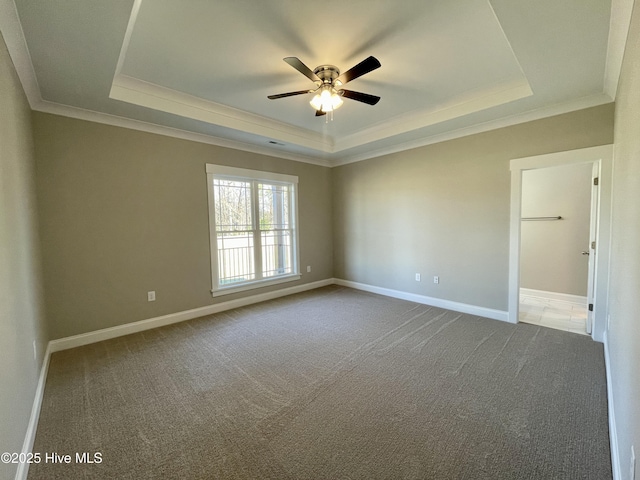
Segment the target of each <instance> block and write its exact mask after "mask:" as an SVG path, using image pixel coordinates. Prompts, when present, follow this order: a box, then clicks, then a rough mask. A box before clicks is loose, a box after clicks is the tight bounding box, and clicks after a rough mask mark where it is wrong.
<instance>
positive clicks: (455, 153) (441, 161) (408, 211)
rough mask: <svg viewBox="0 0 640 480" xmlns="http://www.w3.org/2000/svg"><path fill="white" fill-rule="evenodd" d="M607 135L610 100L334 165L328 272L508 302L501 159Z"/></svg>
mask: <svg viewBox="0 0 640 480" xmlns="http://www.w3.org/2000/svg"><path fill="white" fill-rule="evenodd" d="M612 141H613V105H612V104H609V105H604V106H600V107H594V108H590V109H586V110H582V111H578V112H573V113H569V114H565V115H560V116H556V117H551V118H546V119H543V120H537V121H534V122H529V123H524V124H520V125H515V126H512V127H507V128H502V129H499V130H494V131H490V132H486V133H481V134H478V135H473V136H469V137H465V138H460V139H456V140H452V141H448V142H443V143H438V144H434V145H429V146H425V147H422V148H418V149H414V150H410V151H405V152H401V153H397V154H393V155H387V156H384V157H380V158H376V159H372V160H367V161H364V162H358V163H353V164H349V165H345V166H342V167H339V168H335V169H333V171H332V173H333V188H334V190H333V196H334V252H335V254H334V270H335V276H336V277H338V278H343V279H345V280H351V281H355V282H361V283H365V284H370V285H375V286H379V287H385V288H391V289H396V290H401V291H404V292H410V293H416V294H421V295H427V296H430V297H436V298H440V299H444V300H451V301H455V302H461V303H466V304H470V305H476V306H481V307H487V308H492V309H498V310H503V311H504V310H507V292H508V261H509V258H508V255H509V195H510V171H509V161H510V160H511V159H514V158H519V157H526V156H532V155H539V154H544V153H551V152H558V151H564V150H572V149H576V148H583V147H590V146H596V145H604V144H609V143H612ZM415 273H421V275H422V281H421V282H416V281H415ZM434 275H438V276H439V277H440V283H439V284H438V285H435V284H434V283H433V276H434Z"/></svg>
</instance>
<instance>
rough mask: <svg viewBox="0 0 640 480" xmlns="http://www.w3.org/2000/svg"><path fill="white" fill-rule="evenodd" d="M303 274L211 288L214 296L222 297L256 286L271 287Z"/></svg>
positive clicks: (295, 278)
mask: <svg viewBox="0 0 640 480" xmlns="http://www.w3.org/2000/svg"><path fill="white" fill-rule="evenodd" d="M300 278H301V275H300V274H299V273H294V274H292V275H286V276H282V277H278V278H274V279H271V280H257V281H255V282H250V283H243V284H242V285H237V286H231V287H222V288H219V289H217V290H211V296H212V297H221V296H222V295H230V294H232V293H238V292H244V291H247V290H255V289H256V288H262V287H269V286H271V285H277V284H279V283H286V282H293V281H295V280H300Z"/></svg>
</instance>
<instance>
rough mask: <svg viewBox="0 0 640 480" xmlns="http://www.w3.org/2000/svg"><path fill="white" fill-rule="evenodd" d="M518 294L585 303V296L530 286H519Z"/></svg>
mask: <svg viewBox="0 0 640 480" xmlns="http://www.w3.org/2000/svg"><path fill="white" fill-rule="evenodd" d="M520 294H521V295H529V296H531V297H539V298H545V299H547V300H559V301H561V302H571V303H580V304H584V305H586V304H587V297H583V296H581V295H572V294H570V293H558V292H547V291H545V290H534V289H532V288H520Z"/></svg>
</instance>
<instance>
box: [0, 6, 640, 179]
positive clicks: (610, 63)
mask: <svg viewBox="0 0 640 480" xmlns="http://www.w3.org/2000/svg"><path fill="white" fill-rule="evenodd" d="M140 3H141V0H135V2H134V6H133V7H134V8H133V11H132V17H131V21H130V27H131V28H132V27H133V24H134V23H135V16H136V15H135V13H136V12H137V10H136V8H139V6H140ZM633 7H634V0H612V6H611V9H612V10H611V26H610V33H609V44H608V50H607V64H606V72H605V78H604V93H602V94H598V95H593V96H589V97H584V98H581V99H577V100H572V101H569V102H566V103H562V104H558V105H553V106H550V107H544V108H540V109H536V110H532V111H529V112H525V113H523V114H518V115H513V116H510V117H505V118H501V119H497V120H493V121H489V122H485V123H482V124H479V125H474V126H470V127H466V128H461V129H458V130H455V131H451V132H446V133H442V134H438V135H432V136H429V137H425V138H423V139H419V140H414V141H409V142H399V143H397V144H395V145H391V146H387V147H383V148H379V149H374V150H370V151H368V152H363V153H360V154H356V155H348V154H346V155H344V156H343V157H342V158H336V153H337V151H338V149H336V148H334V147H333V146H332V147H331V148H329V149H328V151H327V150H321V151H322V152H323V153H324V154H320V156H318V157H316V156H306V155H300V154H295V153H291V152H286V151H281V150H276V147H273V146H269V147H267V146H264V147H262V146H259V145H254V144H250V143H245V142H239V141H234V140H228V139H224V138H220V137H215V136H212V135H205V134H200V133H193V132H188V131H185V130H180V129H177V128H172V127H166V126H163V125H158V124H153V123H148V122H143V121H139V120H132V119H128V118H124V117H119V116H115V115H110V114H105V113H100V112H95V111H90V110H86V109H82V108H77V107H71V106H67V105H62V104H58V103H54V102H49V101H45V100H43V99H42V96H41V93H40V88H39V85H38V81H37V77H36V74H35V70H34V67H33V64H32V60H31V56H30V53H29V50H28V47H27V43H26V40H25V36H24V32H23V30H22V25H21V23H20V19H19V16H18V12H17V9H16V6H15V3H14V1H13V0H0V32H1V34H2V36H3V38H4V41H5V43H6V45H7V49H8V51H9V54H10V56H11V59H12V61H13V63H14V66H15V68H16V71H17V74H18V78H19V79H20V82H21V84H22V87H23V89H24V91H25V95H26V97H27V100H28V102H29V105H30V107H31V109H32V110H34V111H40V112H44V113H51V114H55V115H61V116H66V117H71V118H77V119H81V120H87V121H91V122H97V123H103V124H107V125H113V126H119V127H123V128H129V129H133V130H139V131H144V132H148V133H154V134H158V135H165V136H170V137H175V138H180V139H184V140H190V141H195V142H199V143H206V144H210V145H216V146H221V147H225V148H233V149H236V150H241V151H247V152H252V153H257V154H261V155H267V156H271V157H277V158H283V159H287V160H293V161H298V162H303V163H309V164H314V165H320V166H324V167H334V166H340V165H346V164H349V163H354V162H359V161H363V160H367V159H370V158H376V157H380V156H383V155H388V154H392V153H397V152H400V151H404V150H409V149H413V148H418V147H421V146H426V145H430V144H433V143H438V142H442V141H446V140H452V139H455V138H460V137H463V136H467V135H473V134H476V133H481V132H486V131H489V130H493V129H497V128H502V127H506V126H510V125H516V124H519V123H524V122H527V121H531V120H537V119H540V118H544V117H548V116H552V115H559V114H562V113H568V112H571V111H574V110H579V109H582V108H588V107H593V106H597V105H602V104H605V103H609V102H612V101H613V100H614V99H615V95H616V90H617V84H618V78H619V76H620V69H621V65H622V59H623V56H624V50H625V47H626V41H627V34H628V31H629V25H630V21H631V14H632V12H633ZM128 30H129V29H128ZM125 40H126V39H125ZM126 43H128V42H125V44H123V49H124V50H123V51H126ZM118 68H119V70H118V71H116V76H118V75H120V70H121V68H122V63H121V62H120V61H119V64H118ZM121 77H122V76H120V77H118V78H121ZM115 79H116V77H114V80H115ZM159 88H162V87H159ZM453 107H454V106H450V108H453ZM432 113H433V112H432ZM259 118H261V119H262V117H259ZM270 123H271V122H270ZM284 125H286V124H284ZM289 127H290V126H289ZM379 127H380V126H379V125H377V126H374V127H372V130H375V129H377V128H379ZM301 130H303V131H304V132H306V130H304V129H301ZM312 133H313V132H312ZM357 135H363V136H367V137H368V138H369V140H368V141H372V140H379V139H380V137H375V135H374V132H373V131H366V132H364V133H363V132H360V133H358V134H354V135H353V136H351V137H349V138H348V139H347V140H348V141H349V142H354V144H355V143H357V144H358V145H363V144H365V143H366V142H360V140H359V139H357ZM267 137H268V136H267ZM353 137H356V138H355V139H354V138H353ZM374 137H375V138H374ZM292 143H297V142H295V141H293V142H292ZM348 145H349V144H348V143H346V142H344V143H342V144H339V145H338V146H339V147H340V150H345V149H347V148H353V147H350V146H348ZM321 157H324V158H321Z"/></svg>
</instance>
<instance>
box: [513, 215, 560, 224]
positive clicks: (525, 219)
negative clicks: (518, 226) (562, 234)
mask: <svg viewBox="0 0 640 480" xmlns="http://www.w3.org/2000/svg"><path fill="white" fill-rule="evenodd" d="M520 220H523V221H526V222H530V221H536V220H562V217H561V216H560V215H558V216H557V217H522V218H521V219H520Z"/></svg>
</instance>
